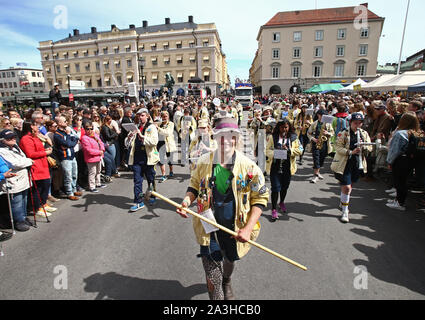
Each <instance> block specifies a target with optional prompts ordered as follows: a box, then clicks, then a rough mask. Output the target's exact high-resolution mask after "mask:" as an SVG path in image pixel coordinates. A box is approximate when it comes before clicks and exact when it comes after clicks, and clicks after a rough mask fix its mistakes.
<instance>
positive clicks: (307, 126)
mask: <svg viewBox="0 0 425 320" xmlns="http://www.w3.org/2000/svg"><path fill="white" fill-rule="evenodd" d="M308 128H310V122H307V123H304V125H303V128H302V131H301V134H302V135H306V134H307V130H308Z"/></svg>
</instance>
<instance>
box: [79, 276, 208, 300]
mask: <svg viewBox="0 0 425 320" xmlns="http://www.w3.org/2000/svg"><path fill="white" fill-rule="evenodd" d="M84 283H85V287H84V291H85V292H97V293H98V294H97V296H96V298H95V300H103V299H112V300H191V299H192V298H193V297H195V296H197V295H199V294H203V293H206V292H207V287H206V285H205V284H195V285H192V286H190V287H187V288H186V287H184V286H183V285H182V284H181V283H180V282H179V281H176V280H150V279H140V278H134V277H128V276H124V275H120V274H117V273H115V272H108V273H105V274H100V273H96V274H93V275H91V276H89V277H88V278H85V279H84Z"/></svg>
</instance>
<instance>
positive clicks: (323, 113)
mask: <svg viewBox="0 0 425 320" xmlns="http://www.w3.org/2000/svg"><path fill="white" fill-rule="evenodd" d="M327 114H328V112H327V111H326V110H323V109H319V111H317V115H320V116H323V115H327Z"/></svg>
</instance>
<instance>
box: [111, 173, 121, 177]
mask: <svg viewBox="0 0 425 320" xmlns="http://www.w3.org/2000/svg"><path fill="white" fill-rule="evenodd" d="M112 176H113V177H115V178H121V174H120V173H119V172H116V173H114V174H113V175H112Z"/></svg>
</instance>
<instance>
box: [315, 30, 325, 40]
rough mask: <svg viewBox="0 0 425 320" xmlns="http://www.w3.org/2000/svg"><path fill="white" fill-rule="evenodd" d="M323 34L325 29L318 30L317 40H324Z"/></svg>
mask: <svg viewBox="0 0 425 320" xmlns="http://www.w3.org/2000/svg"><path fill="white" fill-rule="evenodd" d="M323 36H324V31H323V30H316V37H315V39H316V41H322V40H323Z"/></svg>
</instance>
